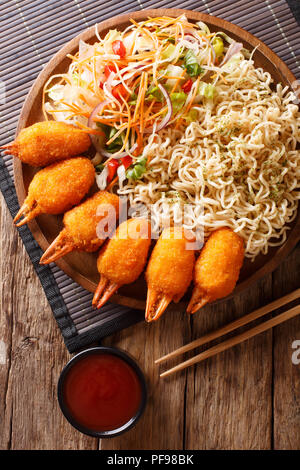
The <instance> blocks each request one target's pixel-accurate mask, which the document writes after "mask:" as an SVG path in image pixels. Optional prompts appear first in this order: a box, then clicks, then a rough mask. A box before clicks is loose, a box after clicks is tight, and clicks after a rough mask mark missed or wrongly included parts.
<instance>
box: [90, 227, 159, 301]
mask: <svg viewBox="0 0 300 470" xmlns="http://www.w3.org/2000/svg"><path fill="white" fill-rule="evenodd" d="M150 234H151V226H150V224H149V222H148V221H147V220H146V219H129V220H126V221H125V222H123V223H121V224H120V225H119V227H118V228H117V230H116V232H115V233H114V235H113V237H112V238H111V239H110V240H109V241H108V242H107V244H106V245H105V246H104V247H103V248H102V249H101V251H100V253H99V257H98V260H97V268H98V271H99V273H100V282H99V284H98V287H97V289H96V292H95V295H94V298H93V306H95V307H97V308H101V307H102V306H103V305H104V304H105V302H107V300H108V299H109V298H110V297H111V296H112V295H113V294H114V293H115V292H116V291H117V290H118V289H119V287H121V286H123V285H125V284H131V283H132V282H134V281H136V280H137V278H138V277H139V276H140V274H141V273H142V271H143V269H144V267H145V264H146V261H147V256H148V251H149V247H150V243H151V237H150Z"/></svg>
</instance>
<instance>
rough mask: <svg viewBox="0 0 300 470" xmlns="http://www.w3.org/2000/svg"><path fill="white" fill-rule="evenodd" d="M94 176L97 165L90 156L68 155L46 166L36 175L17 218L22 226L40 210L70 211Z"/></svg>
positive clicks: (41, 211)
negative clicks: (94, 164) (70, 156)
mask: <svg viewBox="0 0 300 470" xmlns="http://www.w3.org/2000/svg"><path fill="white" fill-rule="evenodd" d="M94 180H95V169H94V166H93V164H92V163H91V162H90V160H89V159H88V158H83V157H77V158H69V159H66V160H63V161H61V162H58V163H53V164H52V165H50V166H47V167H46V168H43V169H42V170H40V171H38V172H37V173H36V174H35V175H34V177H33V179H32V181H31V183H30V185H29V188H28V195H27V197H26V199H25V201H24V204H23V205H22V207H21V208H20V210H19V212H18V213H17V215H16V217H15V218H14V222H15V223H16V225H17V227H20V226H21V225H24V224H26V223H27V222H29V220H31V219H33V218H34V217H36V216H37V215H39V214H61V213H63V212H65V211H67V210H68V209H70V208H71V207H72V206H75V205H76V204H78V203H79V202H80V201H81V200H82V198H83V197H84V196H85V195H86V193H87V192H88V190H89V189H90V187H91V186H92V184H93V183H94ZM21 217H24V219H23V220H21V221H20V222H18V221H19V220H20V218H21ZM17 222H18V223H17Z"/></svg>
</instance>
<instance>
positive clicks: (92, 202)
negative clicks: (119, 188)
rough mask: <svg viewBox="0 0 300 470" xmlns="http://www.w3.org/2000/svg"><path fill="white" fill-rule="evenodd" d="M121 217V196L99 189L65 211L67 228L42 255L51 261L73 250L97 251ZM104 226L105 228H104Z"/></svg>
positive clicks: (64, 219)
mask: <svg viewBox="0 0 300 470" xmlns="http://www.w3.org/2000/svg"><path fill="white" fill-rule="evenodd" d="M118 217H119V197H118V196H116V195H115V194H111V193H108V192H107V191H99V192H98V193H96V194H94V195H93V196H92V197H90V198H88V199H86V200H85V201H84V202H83V203H82V204H80V205H79V206H76V207H74V208H73V209H71V210H70V211H68V212H66V213H65V215H64V218H63V223H64V228H63V230H62V231H61V232H60V234H59V235H58V236H57V237H56V238H55V240H54V241H53V242H52V243H51V245H50V246H49V247H48V249H47V250H46V251H45V253H44V254H43V256H42V257H41V260H40V264H48V263H51V262H52V261H55V260H57V259H58V258H61V256H64V255H66V254H67V253H70V252H71V251H74V250H77V251H85V252H89V253H91V252H94V251H97V250H98V249H99V248H100V246H101V245H103V243H104V241H105V240H106V238H107V237H108V236H109V234H110V233H111V232H112V231H113V230H114V229H115V226H116V221H117V219H118ZM102 225H103V227H102Z"/></svg>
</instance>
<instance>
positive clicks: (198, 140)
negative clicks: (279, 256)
mask: <svg viewBox="0 0 300 470" xmlns="http://www.w3.org/2000/svg"><path fill="white" fill-rule="evenodd" d="M228 66H229V65H228ZM211 69H212V67H210V70H211ZM218 70H219V69H218ZM271 83H272V78H271V75H270V74H269V73H268V72H265V71H264V70H262V69H261V68H255V67H254V63H253V61H252V60H251V59H249V60H247V59H245V58H243V59H242V60H240V61H239V62H235V63H234V67H232V69H231V70H230V73H227V74H226V82H225V81H223V80H222V79H221V77H220V76H219V75H218V76H217V78H216V81H215V87H216V92H217V93H216V98H215V99H214V100H213V101H212V100H203V101H202V102H199V103H198V105H197V106H196V109H197V112H198V120H197V121H196V122H191V123H190V124H189V126H188V127H186V124H185V123H184V122H183V121H182V123H181V125H180V126H179V127H178V128H177V129H172V128H170V127H167V128H166V129H164V130H161V131H160V132H159V133H153V134H152V135H151V136H150V137H149V139H148V144H147V145H146V146H145V147H144V150H143V156H146V157H148V159H150V164H149V170H148V172H147V173H146V174H145V175H144V176H143V179H142V180H137V181H132V180H129V181H128V182H127V184H126V185H124V186H123V187H122V188H120V189H119V190H118V192H119V194H121V195H127V196H128V197H129V202H130V204H131V206H137V205H138V204H141V203H142V204H145V206H146V207H147V208H148V209H149V210H150V209H151V214H152V217H153V221H154V225H156V227H157V228H158V229H159V230H161V229H162V227H163V225H164V223H165V218H166V207H167V208H169V211H170V215H171V220H172V221H173V222H174V221H175V223H176V217H177V215H176V214H178V212H179V209H180V208H181V209H183V208H184V207H185V206H186V204H189V211H188V217H187V218H186V220H184V221H183V225H184V227H185V228H189V229H193V230H196V229H197V228H199V227H201V226H203V227H204V232H205V236H207V235H208V234H209V233H210V232H211V231H213V230H215V229H216V228H218V227H222V226H229V227H231V228H232V229H233V230H234V231H235V232H237V233H238V234H239V235H240V236H241V237H243V239H244V240H245V246H246V256H247V257H248V258H251V259H252V260H253V259H254V258H255V257H256V256H257V255H258V254H259V253H263V254H266V253H267V252H268V248H269V247H271V246H278V245H281V244H283V243H284V241H285V240H286V237H287V231H288V230H289V227H288V225H287V224H289V223H290V222H291V221H292V220H293V219H294V218H295V216H296V213H297V204H298V199H299V182H300V152H299V151H298V150H297V149H296V146H297V143H298V142H299V140H300V135H299V125H300V113H299V111H298V106H297V105H296V104H294V103H293V100H294V99H295V95H294V94H293V93H292V92H290V91H288V87H286V88H284V89H283V88H282V85H281V84H278V85H277V87H276V91H274V90H272V89H271ZM297 188H298V191H297Z"/></svg>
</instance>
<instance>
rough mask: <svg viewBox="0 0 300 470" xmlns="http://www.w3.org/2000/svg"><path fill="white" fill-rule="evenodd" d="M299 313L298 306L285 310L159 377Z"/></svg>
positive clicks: (216, 352) (210, 355) (166, 375)
mask: <svg viewBox="0 0 300 470" xmlns="http://www.w3.org/2000/svg"><path fill="white" fill-rule="evenodd" d="M299 313H300V305H297V306H296V307H293V308H291V309H290V310H287V311H286V312H284V313H281V314H280V315H277V317H274V318H271V320H267V321H265V322H263V323H261V324H260V325H257V326H255V327H254V328H251V329H250V330H247V331H245V332H244V333H241V334H240V335H237V336H235V337H234V338H229V339H228V340H226V341H224V342H223V343H220V344H217V345H216V346H213V347H212V348H210V349H207V350H206V351H203V352H202V353H200V354H198V355H197V356H194V357H192V358H191V359H188V360H187V361H184V362H182V363H181V364H178V365H177V366H175V367H172V368H171V369H169V370H167V371H165V372H163V373H162V374H160V377H168V376H169V375H171V374H174V372H178V371H180V370H182V369H185V368H186V367H189V366H191V365H193V364H196V363H198V362H201V361H204V359H207V358H209V357H212V356H215V355H216V354H219V353H220V352H222V351H225V350H226V349H229V348H232V347H233V346H235V345H237V344H239V343H242V342H243V341H245V340H247V339H249V338H253V336H256V335H258V334H260V333H263V332H264V331H266V330H269V329H270V328H273V327H274V326H276V325H279V324H280V323H283V322H284V321H286V320H289V319H290V318H293V317H295V316H296V315H299Z"/></svg>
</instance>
